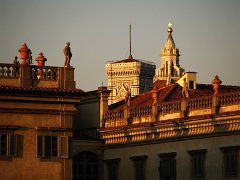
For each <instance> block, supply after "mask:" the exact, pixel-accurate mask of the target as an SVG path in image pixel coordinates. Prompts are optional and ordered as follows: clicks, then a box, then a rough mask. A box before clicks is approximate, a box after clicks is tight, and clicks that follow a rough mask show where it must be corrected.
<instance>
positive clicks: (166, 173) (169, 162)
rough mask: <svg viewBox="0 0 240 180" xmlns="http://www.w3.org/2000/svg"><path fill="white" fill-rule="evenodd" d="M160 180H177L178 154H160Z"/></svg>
mask: <svg viewBox="0 0 240 180" xmlns="http://www.w3.org/2000/svg"><path fill="white" fill-rule="evenodd" d="M158 156H159V157H160V165H159V174H160V180H165V179H176V159H175V156H176V153H164V154H158Z"/></svg>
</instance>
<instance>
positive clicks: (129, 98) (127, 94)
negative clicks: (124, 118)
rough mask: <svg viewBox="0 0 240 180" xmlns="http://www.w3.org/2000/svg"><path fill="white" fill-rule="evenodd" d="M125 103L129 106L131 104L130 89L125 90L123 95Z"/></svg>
mask: <svg viewBox="0 0 240 180" xmlns="http://www.w3.org/2000/svg"><path fill="white" fill-rule="evenodd" d="M125 104H126V105H127V106H128V107H129V106H131V91H130V89H128V90H127V92H126V95H125Z"/></svg>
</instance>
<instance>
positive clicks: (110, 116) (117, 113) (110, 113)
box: [104, 110, 124, 121]
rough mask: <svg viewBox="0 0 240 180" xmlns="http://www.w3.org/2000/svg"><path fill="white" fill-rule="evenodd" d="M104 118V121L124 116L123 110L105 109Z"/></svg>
mask: <svg viewBox="0 0 240 180" xmlns="http://www.w3.org/2000/svg"><path fill="white" fill-rule="evenodd" d="M104 118H105V121H109V120H117V119H123V118H124V110H113V111H107V112H106V113H105V114H104Z"/></svg>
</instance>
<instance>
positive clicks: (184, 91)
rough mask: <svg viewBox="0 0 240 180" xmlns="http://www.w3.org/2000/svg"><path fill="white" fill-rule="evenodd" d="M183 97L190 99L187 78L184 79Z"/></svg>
mask: <svg viewBox="0 0 240 180" xmlns="http://www.w3.org/2000/svg"><path fill="white" fill-rule="evenodd" d="M182 96H183V97H184V98H188V97H189V94H188V83H187V80H186V78H184V79H183V88H182Z"/></svg>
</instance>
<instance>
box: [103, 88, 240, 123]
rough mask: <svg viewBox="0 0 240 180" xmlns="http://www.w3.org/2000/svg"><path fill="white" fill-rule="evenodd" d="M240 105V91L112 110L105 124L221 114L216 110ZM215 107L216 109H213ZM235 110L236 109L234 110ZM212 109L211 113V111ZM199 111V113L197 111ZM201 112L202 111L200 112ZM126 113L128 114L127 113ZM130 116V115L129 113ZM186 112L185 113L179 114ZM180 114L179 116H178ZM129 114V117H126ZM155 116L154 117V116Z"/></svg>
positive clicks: (106, 117) (108, 113)
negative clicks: (130, 120) (144, 118)
mask: <svg viewBox="0 0 240 180" xmlns="http://www.w3.org/2000/svg"><path fill="white" fill-rule="evenodd" d="M236 104H240V91H239V90H238V91H236V92H231V93H225V92H223V93H222V94H221V93H220V94H219V95H217V96H215V95H213V96H204V97H200V98H189V99H182V100H181V101H173V102H162V103H160V104H157V105H152V106H141V107H128V108H124V110H111V111H107V112H106V113H105V116H104V120H105V124H108V127H109V124H110V127H114V126H117V124H119V123H116V122H115V121H118V122H119V121H121V120H123V119H128V118H130V119H134V118H139V117H149V116H151V117H152V118H154V117H158V118H156V119H152V120H151V121H152V122H154V121H159V120H160V121H161V117H160V118H159V116H162V115H166V114H172V115H173V116H171V118H185V117H186V116H188V115H189V116H201V115H204V113H206V114H209V113H212V114H214V113H221V111H219V110H216V111H214V109H216V107H217V108H219V107H220V106H221V107H222V106H230V105H236ZM154 106H155V107H157V109H156V111H157V112H156V111H155V110H154V111H153V107H154ZM212 107H215V108H212ZM234 108H235V109H234ZM204 109H208V111H201V110H204ZM209 109H211V111H209ZM195 110H197V111H195ZM198 110H200V111H198ZM125 111H126V112H125ZM191 111H194V114H191V115H190V114H189V113H190V112H191ZM227 111H239V108H237V107H233V108H230V109H229V108H228V110H227ZM129 112H130V114H129V115H128V113H129ZM179 112H184V113H179ZM154 113H155V114H154ZM176 113H179V114H176ZM126 114H127V115H126ZM152 115H153V116H152Z"/></svg>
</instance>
